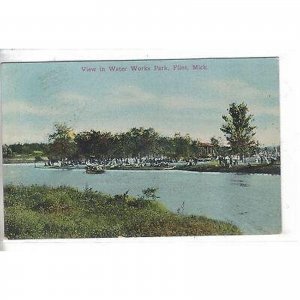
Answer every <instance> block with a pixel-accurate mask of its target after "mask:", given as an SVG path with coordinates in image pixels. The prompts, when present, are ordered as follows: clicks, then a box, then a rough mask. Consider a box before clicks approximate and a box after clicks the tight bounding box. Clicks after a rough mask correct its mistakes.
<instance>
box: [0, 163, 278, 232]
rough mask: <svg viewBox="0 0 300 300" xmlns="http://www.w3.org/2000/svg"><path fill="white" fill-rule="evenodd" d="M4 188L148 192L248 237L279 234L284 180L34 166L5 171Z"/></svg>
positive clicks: (6, 167) (260, 176) (10, 167)
mask: <svg viewBox="0 0 300 300" xmlns="http://www.w3.org/2000/svg"><path fill="white" fill-rule="evenodd" d="M3 177H4V184H8V183H13V184H24V185H31V184H38V185H42V184H46V185H49V186H59V185H68V186H72V187H76V188H79V189H84V188H86V187H89V188H93V189H95V190H99V191H102V192H104V193H108V194H112V195H115V194H121V193H125V192H126V191H127V190H129V194H130V195H135V196H137V195H141V194H142V190H143V189H145V188H148V187H155V188H158V191H157V195H158V196H159V197H160V199H159V200H160V201H162V202H163V203H164V204H165V205H166V207H167V208H169V209H170V210H172V211H174V212H176V211H177V209H178V208H179V207H181V205H182V203H183V201H184V211H183V213H184V214H195V215H203V216H207V217H209V218H214V219H219V220H223V221H230V222H232V223H233V224H235V225H237V226H238V227H239V228H240V229H241V230H242V232H243V233H244V234H271V233H279V232H280V231H281V202H280V176H278V175H263V174H234V173H199V172H187V171H179V170H162V171H124V170H111V171H106V172H105V173H104V174H101V175H100V174H98V175H95V174H86V173H85V170H56V169H42V168H34V166H33V165H32V164H14V165H13V164H11V165H4V167H3Z"/></svg>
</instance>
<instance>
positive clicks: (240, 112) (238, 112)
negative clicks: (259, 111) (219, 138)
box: [220, 103, 258, 155]
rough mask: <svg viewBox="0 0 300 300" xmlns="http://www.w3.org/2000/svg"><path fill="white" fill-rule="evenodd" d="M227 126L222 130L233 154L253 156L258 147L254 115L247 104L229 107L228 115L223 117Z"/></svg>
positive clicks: (224, 125) (234, 104)
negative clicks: (255, 137) (255, 138)
mask: <svg viewBox="0 0 300 300" xmlns="http://www.w3.org/2000/svg"><path fill="white" fill-rule="evenodd" d="M222 118H223V120H224V121H225V124H223V126H222V127H221V128H220V129H221V131H222V132H223V133H224V134H225V137H226V140H227V142H228V144H229V146H230V150H231V154H239V155H244V154H251V152H254V151H255V149H256V148H257V147H258V143H257V141H255V140H254V136H255V134H256V133H255V128H256V126H253V125H252V122H253V115H251V114H249V109H248V106H247V105H246V104H245V103H241V104H236V103H232V104H230V105H229V109H228V115H224V116H222Z"/></svg>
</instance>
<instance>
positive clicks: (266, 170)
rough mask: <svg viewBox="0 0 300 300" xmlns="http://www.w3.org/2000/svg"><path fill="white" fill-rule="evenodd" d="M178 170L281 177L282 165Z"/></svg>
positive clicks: (181, 167)
mask: <svg viewBox="0 0 300 300" xmlns="http://www.w3.org/2000/svg"><path fill="white" fill-rule="evenodd" d="M176 170H183V171H194V172H221V173H245V174H270V175H280V165H278V164H277V165H276V164H260V165H251V164H248V165H238V166H231V167H226V166H220V165H217V164H212V163H210V164H203V165H197V166H188V165H186V166H178V167H176Z"/></svg>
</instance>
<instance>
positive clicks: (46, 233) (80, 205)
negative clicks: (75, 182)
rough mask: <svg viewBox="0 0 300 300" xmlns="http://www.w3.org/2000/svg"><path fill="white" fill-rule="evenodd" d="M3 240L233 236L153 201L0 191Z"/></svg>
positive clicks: (44, 190)
mask: <svg viewBox="0 0 300 300" xmlns="http://www.w3.org/2000/svg"><path fill="white" fill-rule="evenodd" d="M4 203H5V236H6V237H7V238H8V239H40V238H43V239H48V238H104V237H107V238H108V237H109V238H111V237H120V236H123V237H151V236H198V235H233V234H240V233H241V232H240V230H239V229H238V228H237V227H236V226H234V225H232V224H230V223H226V222H222V221H217V220H212V219H208V218H206V217H199V216H185V215H179V214H175V213H171V212H170V211H168V210H167V209H166V208H165V207H164V205H163V204H162V203H161V202H159V201H156V200H145V199H141V198H139V199H138V198H134V197H131V196H124V195H116V196H110V195H106V194H103V193H100V192H97V191H93V190H91V189H86V190H85V191H79V190H77V189H74V188H70V187H58V188H52V187H48V186H36V185H33V186H29V187H26V186H13V185H7V186H6V187H5V188H4Z"/></svg>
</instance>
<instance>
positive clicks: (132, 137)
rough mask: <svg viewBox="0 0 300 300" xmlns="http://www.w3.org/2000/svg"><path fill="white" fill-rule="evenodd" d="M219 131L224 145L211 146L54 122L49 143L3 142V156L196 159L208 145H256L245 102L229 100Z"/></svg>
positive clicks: (247, 150)
mask: <svg viewBox="0 0 300 300" xmlns="http://www.w3.org/2000/svg"><path fill="white" fill-rule="evenodd" d="M222 119H223V121H224V123H223V124H222V126H221V128H220V130H221V131H222V132H223V134H224V137H225V138H226V141H227V145H225V146H224V145H223V144H222V141H221V139H220V138H216V137H212V138H211V140H210V145H207V144H204V143H202V142H201V141H200V140H198V139H192V138H191V137H190V135H189V134H186V135H182V134H180V133H175V134H174V135H173V136H172V137H168V136H163V135H161V134H159V133H158V132H157V131H155V129H153V128H151V127H150V128H144V127H139V128H131V129H130V130H128V131H126V132H121V133H115V134H114V133H112V132H110V131H97V130H93V129H92V130H90V131H81V132H79V133H75V131H74V130H73V129H72V128H71V127H69V126H68V125H67V124H65V123H56V124H55V125H54V132H53V133H51V134H50V135H49V138H48V143H31V144H30V143H25V144H20V143H18V144H13V145H9V146H7V145H4V146H3V148H2V150H3V156H4V157H12V156H14V155H15V154H21V155H32V154H33V153H34V152H40V153H41V155H45V156H47V157H48V158H49V159H53V160H62V159H66V158H67V159H82V158H85V159H87V158H91V157H93V158H96V159H106V158H128V157H145V156H154V157H158V156H165V157H168V158H171V159H177V160H178V159H186V160H187V159H195V158H200V157H207V155H208V154H207V151H206V149H207V147H211V149H213V151H212V152H211V153H213V154H214V155H231V154H235V155H251V154H253V153H254V152H255V151H256V149H257V148H258V146H259V145H258V142H257V141H256V140H255V139H254V136H255V129H256V127H255V126H253V125H252V122H253V119H254V118H253V115H251V114H250V113H249V110H248V107H247V105H246V104H245V103H241V104H236V103H232V104H230V106H229V109H228V114H227V115H223V116H222Z"/></svg>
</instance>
